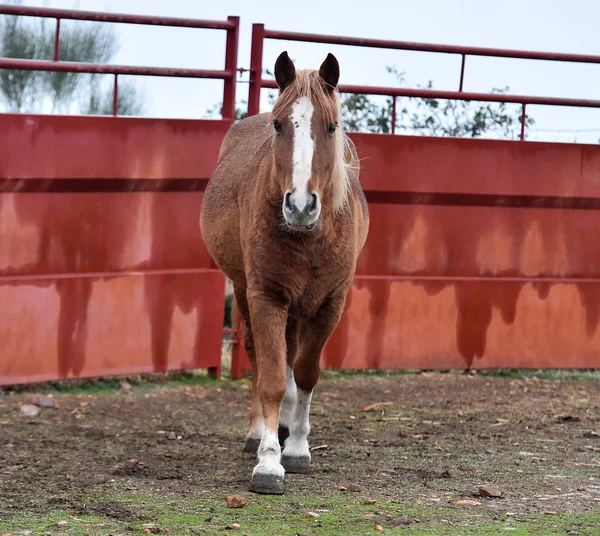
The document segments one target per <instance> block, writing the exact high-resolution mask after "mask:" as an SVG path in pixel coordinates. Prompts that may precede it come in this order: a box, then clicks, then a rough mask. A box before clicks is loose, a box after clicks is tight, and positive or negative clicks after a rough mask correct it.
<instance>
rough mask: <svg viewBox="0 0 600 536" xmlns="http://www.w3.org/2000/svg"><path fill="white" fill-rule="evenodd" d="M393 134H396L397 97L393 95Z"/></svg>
mask: <svg viewBox="0 0 600 536" xmlns="http://www.w3.org/2000/svg"><path fill="white" fill-rule="evenodd" d="M392 134H396V97H395V96H394V97H392Z"/></svg>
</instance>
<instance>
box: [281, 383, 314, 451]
mask: <svg viewBox="0 0 600 536" xmlns="http://www.w3.org/2000/svg"><path fill="white" fill-rule="evenodd" d="M311 399H312V393H305V392H304V391H302V390H300V389H298V400H297V402H296V409H295V411H294V417H293V419H292V422H291V424H290V437H288V438H287V441H286V442H285V448H284V449H283V453H284V454H285V455H286V456H294V457H300V456H308V457H309V459H310V450H309V448H308V434H310V421H309V416H310V401H311Z"/></svg>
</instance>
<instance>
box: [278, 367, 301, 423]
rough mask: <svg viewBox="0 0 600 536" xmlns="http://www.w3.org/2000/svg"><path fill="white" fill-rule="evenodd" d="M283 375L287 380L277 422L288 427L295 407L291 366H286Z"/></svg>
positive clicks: (294, 386)
mask: <svg viewBox="0 0 600 536" xmlns="http://www.w3.org/2000/svg"><path fill="white" fill-rule="evenodd" d="M285 376H286V380H287V384H286V388H285V396H284V397H283V403H282V404H281V409H280V410H279V424H280V425H281V426H286V427H288V428H289V426H290V423H291V422H292V417H293V415H294V408H295V407H296V391H297V389H296V382H295V381H294V370H293V369H292V368H291V367H289V366H288V367H286V369H285Z"/></svg>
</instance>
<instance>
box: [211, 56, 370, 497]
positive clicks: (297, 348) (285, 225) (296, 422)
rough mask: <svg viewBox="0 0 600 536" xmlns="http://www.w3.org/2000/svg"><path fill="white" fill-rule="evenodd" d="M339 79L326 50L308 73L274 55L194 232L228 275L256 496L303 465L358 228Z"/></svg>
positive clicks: (359, 197)
mask: <svg viewBox="0 0 600 536" xmlns="http://www.w3.org/2000/svg"><path fill="white" fill-rule="evenodd" d="M339 76H340V68H339V64H338V61H337V59H336V58H335V56H333V55H332V54H328V56H327V58H326V59H325V60H324V61H323V63H322V65H321V66H320V69H319V70H318V71H316V70H296V68H295V66H294V63H293V62H292V60H291V59H290V58H289V56H288V54H287V52H282V53H281V55H280V56H279V57H278V58H277V61H276V63H275V79H276V82H277V86H278V88H279V94H278V98H277V100H276V102H275V104H274V106H273V109H272V111H271V112H270V113H263V114H259V115H255V116H251V117H247V118H245V119H243V120H241V121H239V122H238V123H236V124H234V125H233V126H232V127H231V128H230V129H229V130H228V132H227V134H226V135H225V137H224V139H223V142H222V145H221V149H220V153H219V158H218V162H217V166H216V169H215V171H214V173H213V174H212V176H211V178H210V180H209V182H208V185H207V188H206V191H205V194H204V198H203V203H202V213H201V231H202V236H203V239H204V242H205V243H206V246H207V248H208V251H209V253H210V254H211V256H212V257H213V260H214V261H215V263H216V264H217V266H218V267H219V268H220V269H221V270H222V271H223V272H224V273H225V274H226V276H227V277H228V278H229V279H230V280H231V281H232V283H233V292H234V300H235V305H234V306H235V310H236V311H237V314H238V315H239V318H240V324H241V326H242V328H243V329H242V331H243V338H244V343H245V346H246V350H247V353H248V356H249V357H250V361H251V363H252V406H251V410H250V428H249V431H248V433H247V435H246V438H245V443H244V451H245V452H249V453H255V454H257V455H258V463H257V465H256V466H255V467H254V469H253V471H252V478H251V482H250V491H252V492H255V493H263V494H282V493H283V491H284V485H283V481H284V475H285V473H286V472H288V473H308V472H310V461H311V455H310V449H309V443H308V435H309V433H310V423H309V412H310V403H311V397H312V393H313V390H314V388H315V386H316V385H317V382H318V380H319V375H320V358H321V353H322V351H323V348H324V347H325V344H326V342H327V340H328V339H329V337H330V335H331V334H332V332H333V331H334V329H335V327H336V326H337V324H338V321H339V319H340V316H341V314H342V311H343V309H344V303H345V299H346V294H347V292H348V289H349V288H350V285H351V284H352V280H353V278H354V272H355V269H356V262H357V257H358V255H359V253H360V252H361V250H362V248H363V246H364V244H365V241H366V238H367V234H368V229H369V212H368V208H367V202H366V199H365V195H364V193H363V190H362V187H361V185H360V182H359V178H358V177H359V173H360V164H359V160H358V156H357V152H356V148H355V146H354V144H353V142H352V141H351V140H350V138H349V137H348V136H347V135H346V134H345V133H344V131H343V128H342V118H341V106H340V100H339V97H338V91H337V85H338V80H339ZM282 448H283V452H282Z"/></svg>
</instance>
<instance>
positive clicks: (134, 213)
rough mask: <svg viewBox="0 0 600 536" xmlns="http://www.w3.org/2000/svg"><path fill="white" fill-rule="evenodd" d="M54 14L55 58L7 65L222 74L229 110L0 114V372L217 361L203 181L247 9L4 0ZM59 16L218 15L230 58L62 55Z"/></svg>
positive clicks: (217, 307)
mask: <svg viewBox="0 0 600 536" xmlns="http://www.w3.org/2000/svg"><path fill="white" fill-rule="evenodd" d="M0 14H14V15H27V16H36V17H47V18H53V19H56V41H55V43H56V45H55V54H54V61H42V60H40V61H37V60H16V59H7V58H0V69H25V70H43V71H61V72H78V73H101V74H111V75H113V76H114V106H113V112H114V115H116V113H117V96H118V90H119V86H118V80H119V76H123V75H141V76H169V77H171V76H174V77H190V78H210V79H221V80H223V81H224V92H223V93H224V94H223V97H224V105H223V116H224V117H223V119H222V120H209V121H204V120H198V121H196V120H193V121H190V120H171V119H142V118H122V117H80V116H68V117H65V116H62V117H61V116H55V115H54V116H43V115H25V114H15V115H11V114H2V115H0V192H1V193H0V233H1V234H0V303H1V304H2V307H0V339H1V340H2V352H1V353H0V384H16V383H21V382H34V381H46V380H56V379H63V378H71V377H85V376H105V375H114V374H125V373H141V372H152V371H164V370H173V369H183V368H208V369H209V371H210V372H211V373H212V374H215V375H218V374H219V373H220V367H221V344H222V335H223V316H224V303H223V297H224V292H225V279H224V276H223V275H222V274H221V273H220V272H219V271H218V270H217V269H216V267H215V265H214V264H213V262H212V260H211V258H210V255H209V254H208V252H207V250H206V248H205V247H204V245H203V243H202V237H201V234H200V228H199V218H200V207H201V204H202V196H203V191H204V189H205V187H206V184H207V182H208V179H209V177H210V175H211V173H212V171H213V169H214V166H215V164H216V161H217V156H218V151H219V147H220V144H221V140H222V138H223V136H224V134H225V132H226V131H227V129H228V128H229V126H230V125H231V124H232V122H233V119H234V109H235V75H236V66H237V44H238V28H239V22H238V19H237V17H230V18H229V20H228V21H202V20H185V19H172V18H168V19H165V18H160V19H159V18H155V17H142V16H131V15H116V14H106V13H90V12H72V11H64V10H55V9H41V8H26V7H19V6H1V7H0ZM63 19H73V20H85V21H101V22H119V23H127V24H146V25H160V26H173V27H180V28H196V29H207V28H208V29H218V30H223V31H226V32H227V40H226V43H227V45H226V51H225V68H224V69H223V70H217V71H209V70H197V69H195V70H192V69H165V68H149V67H125V66H115V65H91V64H82V63H70V62H62V61H60V57H59V43H60V22H61V20H63Z"/></svg>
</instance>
